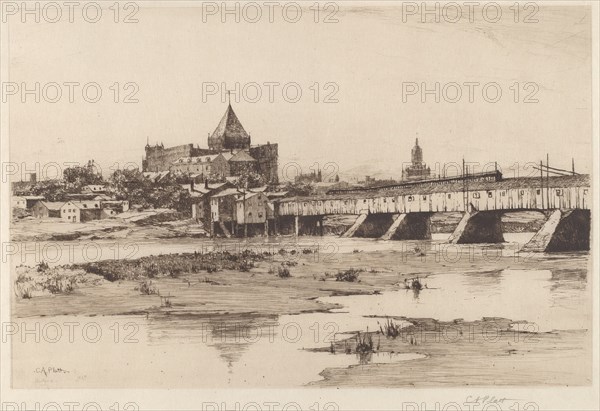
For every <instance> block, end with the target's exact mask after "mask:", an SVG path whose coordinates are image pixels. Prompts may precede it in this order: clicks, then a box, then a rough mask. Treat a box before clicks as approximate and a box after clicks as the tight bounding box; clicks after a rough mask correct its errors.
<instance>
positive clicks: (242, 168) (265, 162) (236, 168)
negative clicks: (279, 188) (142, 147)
mask: <svg viewBox="0 0 600 411" xmlns="http://www.w3.org/2000/svg"><path fill="white" fill-rule="evenodd" d="M277 163H278V146H277V144H270V143H267V144H263V145H255V146H252V145H251V137H250V135H249V134H248V133H247V132H246V130H245V129H244V127H243V126H242V123H241V122H240V120H239V119H238V117H237V115H236V114H235V112H234V111H233V108H232V107H231V103H230V104H229V105H228V106H227V110H226V111H225V114H224V115H223V118H221V121H220V122H219V124H218V125H217V128H216V129H215V130H214V131H213V133H212V134H209V136H208V148H200V147H198V146H196V147H195V146H194V144H191V143H190V144H183V145H180V146H175V147H169V148H165V147H164V145H163V144H162V143H161V144H157V145H154V146H150V145H149V144H146V157H145V158H144V160H143V162H142V168H143V171H145V172H146V171H152V172H158V171H175V172H177V171H178V172H183V173H190V174H195V175H200V176H201V177H203V179H208V178H219V179H223V178H225V177H232V176H239V175H242V174H244V173H247V172H256V173H258V174H260V175H261V176H263V178H264V180H265V182H268V183H274V184H276V183H277V182H278V170H277Z"/></svg>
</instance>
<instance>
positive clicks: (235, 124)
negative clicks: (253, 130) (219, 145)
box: [211, 104, 250, 139]
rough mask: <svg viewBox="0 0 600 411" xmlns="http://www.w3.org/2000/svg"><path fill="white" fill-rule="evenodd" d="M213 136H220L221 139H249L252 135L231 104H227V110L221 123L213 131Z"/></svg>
mask: <svg viewBox="0 0 600 411" xmlns="http://www.w3.org/2000/svg"><path fill="white" fill-rule="evenodd" d="M211 138H213V139H214V138H219V139H249V138H250V136H249V135H248V133H246V130H244V127H243V126H242V123H241V122H240V120H239V119H238V117H237V115H236V114H235V112H234V111H233V108H232V107H231V104H229V105H228V106H227V110H225V114H224V115H223V118H221V121H220V122H219V125H218V126H217V128H216V129H215V131H214V132H213V133H212V135H211Z"/></svg>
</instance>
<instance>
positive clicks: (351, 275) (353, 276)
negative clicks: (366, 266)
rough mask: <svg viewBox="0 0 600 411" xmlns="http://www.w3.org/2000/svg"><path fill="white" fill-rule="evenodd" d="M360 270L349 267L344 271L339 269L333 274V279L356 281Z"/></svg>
mask: <svg viewBox="0 0 600 411" xmlns="http://www.w3.org/2000/svg"><path fill="white" fill-rule="evenodd" d="M362 271H363V270H360V269H356V268H351V269H349V270H346V271H340V272H338V273H337V274H336V275H335V281H346V282H349V283H353V282H356V281H358V275H359V274H360V273H361V272H362Z"/></svg>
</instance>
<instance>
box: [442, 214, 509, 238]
mask: <svg viewBox="0 0 600 411" xmlns="http://www.w3.org/2000/svg"><path fill="white" fill-rule="evenodd" d="M501 217H502V212H499V211H471V212H466V213H465V214H464V215H463V218H462V219H461V220H460V222H459V223H458V226H457V227H456V229H455V230H454V232H453V233H452V235H451V236H450V238H449V240H448V242H450V243H452V244H477V243H502V242H504V236H503V235H502V220H501Z"/></svg>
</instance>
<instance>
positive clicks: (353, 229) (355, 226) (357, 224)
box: [342, 214, 367, 238]
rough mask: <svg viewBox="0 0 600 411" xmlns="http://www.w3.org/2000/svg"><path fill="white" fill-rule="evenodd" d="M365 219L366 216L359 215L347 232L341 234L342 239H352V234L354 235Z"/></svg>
mask: <svg viewBox="0 0 600 411" xmlns="http://www.w3.org/2000/svg"><path fill="white" fill-rule="evenodd" d="M366 219H367V214H360V215H359V216H358V217H357V218H356V220H355V221H354V224H352V227H350V228H349V229H348V230H346V232H345V233H344V234H342V237H344V238H348V237H353V236H354V233H356V231H357V230H358V229H359V227H360V226H361V225H362V223H363V222H364V221H365V220H366Z"/></svg>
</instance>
